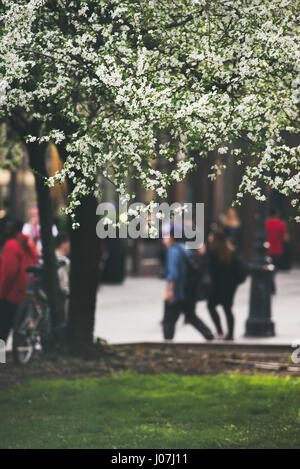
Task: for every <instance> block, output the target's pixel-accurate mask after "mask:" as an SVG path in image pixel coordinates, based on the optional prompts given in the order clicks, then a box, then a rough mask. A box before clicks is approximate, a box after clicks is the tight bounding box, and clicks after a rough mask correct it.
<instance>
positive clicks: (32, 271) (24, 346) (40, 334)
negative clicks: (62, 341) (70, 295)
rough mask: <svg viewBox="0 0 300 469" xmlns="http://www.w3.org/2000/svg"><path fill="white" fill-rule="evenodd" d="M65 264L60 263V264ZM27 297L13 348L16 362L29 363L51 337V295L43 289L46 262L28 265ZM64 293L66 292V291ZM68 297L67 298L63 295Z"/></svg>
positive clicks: (15, 325)
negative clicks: (48, 296) (35, 352)
mask: <svg viewBox="0 0 300 469" xmlns="http://www.w3.org/2000/svg"><path fill="white" fill-rule="evenodd" d="M62 265H64V263H63V262H62V261H59V262H58V267H61V266H62ZM26 271H27V272H28V273H29V282H28V288H27V291H26V295H27V296H26V298H25V300H24V301H22V303H21V304H20V305H19V307H18V310H17V313H16V318H15V322H14V328H13V342H12V351H13V358H14V361H15V363H16V364H18V365H26V364H27V363H28V362H29V361H30V360H31V358H32V356H33V353H34V351H35V350H37V349H43V348H44V349H45V348H46V346H47V343H49V341H50V340H51V319H50V308H49V305H48V298H47V294H46V292H45V290H44V288H43V265H42V264H38V265H35V266H32V267H28V268H27V269H26ZM62 293H63V292H62ZM63 298H64V300H66V297H63Z"/></svg>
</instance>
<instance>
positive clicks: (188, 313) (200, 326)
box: [163, 300, 213, 339]
mask: <svg viewBox="0 0 300 469" xmlns="http://www.w3.org/2000/svg"><path fill="white" fill-rule="evenodd" d="M195 306H196V305H195V302H192V301H184V300H178V301H174V302H172V303H170V302H168V301H165V309H164V319H163V332H164V338H165V339H173V337H174V333H175V325H176V322H177V320H178V318H179V316H180V314H181V313H184V315H185V321H186V322H187V323H189V324H192V326H194V327H195V328H196V329H197V331H199V332H200V333H201V334H202V335H203V336H204V337H205V338H206V339H212V338H213V335H212V333H211V331H210V329H209V328H208V327H207V326H206V325H205V324H204V322H203V321H201V319H200V318H198V316H197V315H196V313H195Z"/></svg>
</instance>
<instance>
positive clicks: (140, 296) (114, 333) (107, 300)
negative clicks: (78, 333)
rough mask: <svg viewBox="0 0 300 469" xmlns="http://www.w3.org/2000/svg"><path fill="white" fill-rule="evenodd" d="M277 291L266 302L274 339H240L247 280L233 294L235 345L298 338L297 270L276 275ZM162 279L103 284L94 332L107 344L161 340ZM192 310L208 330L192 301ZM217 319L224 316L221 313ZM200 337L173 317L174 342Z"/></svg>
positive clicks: (299, 282) (204, 316)
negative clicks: (271, 317)
mask: <svg viewBox="0 0 300 469" xmlns="http://www.w3.org/2000/svg"><path fill="white" fill-rule="evenodd" d="M276 284H277V294H276V296H275V297H274V298H273V302H272V314H273V321H274V322H275V332H276V337H272V338H263V339H259V338H258V339H252V338H251V339H249V338H245V337H244V333H245V322H246V319H247V317H248V308H249V306H248V305H249V291H250V280H248V281H247V282H245V284H243V285H242V286H241V287H240V288H239V290H238V292H237V295H236V299H235V304H234V308H233V311H234V315H235V319H236V327H235V337H236V342H237V343H251V344H254V343H257V344H285V345H291V343H292V342H293V340H295V339H300V269H293V270H292V271H290V272H287V273H285V272H284V273H278V274H277V276H276ZM164 288H165V282H164V281H163V280H159V279H157V278H145V277H144V278H128V279H127V280H126V281H125V283H124V284H123V285H118V286H112V285H105V286H103V287H102V288H101V289H100V291H99V295H98V304H97V315H96V327H95V336H96V337H101V338H103V339H106V340H107V341H108V342H109V343H112V344H113V343H127V342H161V341H163V337H162V330H161V324H160V321H161V319H162V298H163V294H164ZM197 313H198V314H199V316H200V317H201V318H202V319H203V320H204V321H205V322H206V323H207V324H209V325H210V327H211V328H212V329H213V325H212V322H211V319H210V317H209V315H208V313H207V310H206V305H205V303H198V306H197ZM221 316H222V319H224V315H223V314H222V311H221ZM204 341H205V340H204V339H203V338H202V336H201V335H200V334H199V333H198V332H197V331H196V330H195V329H194V328H193V327H192V326H191V325H188V324H183V317H182V318H179V321H178V323H177V327H176V334H175V339H174V342H190V343H192V342H194V343H197V342H204Z"/></svg>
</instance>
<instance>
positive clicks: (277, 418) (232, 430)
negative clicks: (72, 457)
mask: <svg viewBox="0 0 300 469" xmlns="http://www.w3.org/2000/svg"><path fill="white" fill-rule="evenodd" d="M0 418H1V425H0V447H1V448H113V449H125V448H142V449H144V448H157V449H160V448H165V449H172V448H185V449H190V448H299V447H300V379H290V378H289V377H288V378H276V377H272V376H259V375H257V376H244V375H237V374H236V375H218V376H193V377H190V376H188V377H180V376H177V375H155V376H149V375H133V374H129V373H124V374H120V375H114V376H112V377H107V378H86V379H80V380H76V381H66V380H53V381H32V382H30V383H29V384H27V385H24V386H23V385H22V386H21V385H19V386H16V387H14V388H13V389H11V390H9V391H7V392H5V393H2V394H1V396H0Z"/></svg>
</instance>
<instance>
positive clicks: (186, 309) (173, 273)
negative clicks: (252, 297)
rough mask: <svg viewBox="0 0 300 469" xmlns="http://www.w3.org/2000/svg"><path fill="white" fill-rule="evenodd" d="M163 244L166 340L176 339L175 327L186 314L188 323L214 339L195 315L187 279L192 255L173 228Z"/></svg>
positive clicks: (205, 335)
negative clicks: (164, 257) (165, 284)
mask: <svg viewBox="0 0 300 469" xmlns="http://www.w3.org/2000/svg"><path fill="white" fill-rule="evenodd" d="M163 242H164V245H165V248H166V249H167V252H166V280H167V290H166V295H165V303H164V318H163V333H164V338H165V339H166V340H171V339H173V337H174V333H175V325H176V322H177V320H178V318H179V316H180V314H181V313H184V315H185V320H186V322H187V323H189V324H191V325H192V326H194V327H195V328H196V329H197V330H198V331H199V332H200V333H201V334H202V335H203V336H204V337H205V338H206V339H207V340H211V339H213V338H214V337H213V334H212V333H211V331H210V330H209V328H208V327H207V326H206V325H205V324H204V322H203V321H201V319H199V318H198V316H197V315H196V313H195V304H196V303H195V299H194V297H193V294H192V293H193V292H192V291H191V290H189V285H188V278H187V262H188V260H187V259H188V256H190V255H191V253H190V252H189V251H188V250H187V249H186V247H185V245H184V243H183V242H182V241H181V240H178V239H176V238H175V237H174V229H173V227H171V229H170V233H169V236H164V238H163Z"/></svg>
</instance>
